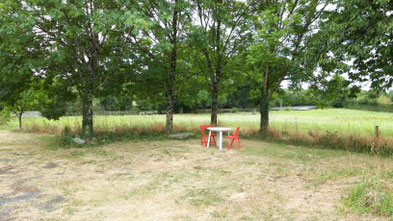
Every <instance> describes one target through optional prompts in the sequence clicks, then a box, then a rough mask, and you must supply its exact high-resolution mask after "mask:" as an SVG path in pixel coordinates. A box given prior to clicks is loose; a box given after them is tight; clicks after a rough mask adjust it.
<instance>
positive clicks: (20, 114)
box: [18, 113, 22, 129]
mask: <svg viewBox="0 0 393 221" xmlns="http://www.w3.org/2000/svg"><path fill="white" fill-rule="evenodd" d="M18 119H19V129H22V113H19V114H18Z"/></svg>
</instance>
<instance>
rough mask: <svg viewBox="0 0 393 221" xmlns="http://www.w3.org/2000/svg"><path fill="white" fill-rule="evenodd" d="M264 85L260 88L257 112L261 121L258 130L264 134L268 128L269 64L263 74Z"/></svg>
mask: <svg viewBox="0 0 393 221" xmlns="http://www.w3.org/2000/svg"><path fill="white" fill-rule="evenodd" d="M263 80H264V85H263V87H262V89H261V101H260V108H259V112H260V113H261V122H260V128H259V131H260V133H261V134H264V133H266V132H267V129H268V128H269V100H270V96H269V80H270V79H269V66H267V67H266V70H265V73H264V76H263Z"/></svg>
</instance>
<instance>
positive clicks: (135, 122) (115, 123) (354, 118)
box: [9, 109, 393, 137]
mask: <svg viewBox="0 0 393 221" xmlns="http://www.w3.org/2000/svg"><path fill="white" fill-rule="evenodd" d="M218 121H219V124H220V125H225V126H229V127H237V126H240V127H241V128H242V129H250V130H252V129H254V130H258V128H259V122H260V115H259V114H258V115H252V114H251V113H233V114H232V113H231V114H230V113H226V114H219V116H218ZM209 122H210V115H209V114H177V115H175V116H174V124H175V126H176V127H178V128H180V129H184V130H197V131H198V130H199V129H198V127H199V125H201V124H208V123H209ZM80 124H81V117H62V118H61V119H60V120H59V121H48V120H45V119H44V118H25V119H24V125H25V127H26V128H31V127H32V126H35V127H50V128H54V130H56V129H58V130H62V129H63V128H64V127H66V126H67V127H69V128H74V127H80ZM164 124H165V115H126V116H95V118H94V126H95V128H96V129H97V130H100V129H103V130H105V129H108V130H115V129H116V128H137V127H142V128H143V127H144V128H149V127H152V126H157V125H164ZM270 125H271V127H272V128H275V129H278V130H280V131H301V132H309V131H312V132H314V133H325V132H326V131H329V132H332V133H337V134H340V135H342V134H344V135H348V134H353V135H363V136H374V134H375V126H379V128H380V132H381V135H382V136H384V137H393V113H386V112H385V113H383V112H370V111H359V110H348V109H323V110H310V111H271V112H270ZM17 126H18V122H17V120H16V119H14V120H13V121H11V122H10V125H9V127H11V128H17Z"/></svg>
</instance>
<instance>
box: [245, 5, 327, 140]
mask: <svg viewBox="0 0 393 221" xmlns="http://www.w3.org/2000/svg"><path fill="white" fill-rule="evenodd" d="M329 3H330V1H329V0H326V1H321V0H313V1H272V2H260V1H251V4H252V6H253V7H254V9H255V11H256V13H257V16H256V17H255V19H254V23H253V24H254V25H253V28H254V29H255V30H256V33H257V34H255V35H254V38H255V43H254V44H253V45H251V47H250V50H249V52H248V55H247V64H248V66H249V71H248V78H250V79H252V81H251V82H252V83H253V84H254V85H253V90H254V92H253V94H254V95H256V96H257V97H258V101H259V104H260V112H261V122H260V130H261V132H263V131H265V130H266V129H267V127H268V125H269V102H270V99H271V97H272V95H273V93H274V92H276V91H277V90H278V89H279V88H280V84H281V82H282V81H284V80H291V82H292V84H293V85H295V86H296V85H298V84H300V82H302V81H306V80H308V79H310V78H311V76H313V75H312V73H313V71H314V69H315V62H313V61H312V60H313V59H312V57H313V56H312V55H311V56H310V54H312V53H313V52H312V50H313V49H312V48H311V47H310V45H309V44H308V42H309V41H308V39H311V38H312V36H313V35H314V34H315V33H316V32H315V31H314V29H315V28H316V27H317V21H318V20H319V18H320V16H321V15H322V14H323V13H324V12H325V9H326V7H327V5H328V4H329Z"/></svg>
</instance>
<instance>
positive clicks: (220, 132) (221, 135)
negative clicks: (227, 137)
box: [220, 131, 222, 150]
mask: <svg viewBox="0 0 393 221" xmlns="http://www.w3.org/2000/svg"><path fill="white" fill-rule="evenodd" d="M220 150H222V131H220Z"/></svg>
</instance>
